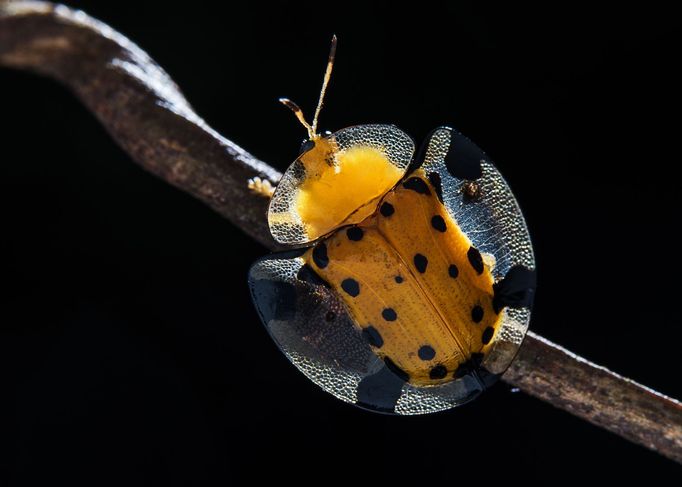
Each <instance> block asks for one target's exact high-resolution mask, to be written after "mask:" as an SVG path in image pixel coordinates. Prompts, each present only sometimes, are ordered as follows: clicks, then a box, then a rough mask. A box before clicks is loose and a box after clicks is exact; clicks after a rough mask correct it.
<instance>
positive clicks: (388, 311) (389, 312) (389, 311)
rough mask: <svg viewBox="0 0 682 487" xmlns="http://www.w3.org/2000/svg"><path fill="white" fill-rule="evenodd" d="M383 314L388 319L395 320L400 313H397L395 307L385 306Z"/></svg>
mask: <svg viewBox="0 0 682 487" xmlns="http://www.w3.org/2000/svg"><path fill="white" fill-rule="evenodd" d="M381 316H382V318H383V319H385V320H386V321H395V320H397V319H398V313H396V312H395V310H394V309H393V308H384V310H383V311H382V312H381Z"/></svg>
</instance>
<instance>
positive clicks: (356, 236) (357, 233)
mask: <svg viewBox="0 0 682 487" xmlns="http://www.w3.org/2000/svg"><path fill="white" fill-rule="evenodd" d="M364 234H365V232H363V231H362V228H360V227H350V228H349V229H348V230H346V236H347V237H348V240H352V241H353V242H358V241H360V240H362V236H363V235H364Z"/></svg>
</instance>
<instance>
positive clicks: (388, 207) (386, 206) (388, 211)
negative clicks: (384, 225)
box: [379, 201, 395, 216]
mask: <svg viewBox="0 0 682 487" xmlns="http://www.w3.org/2000/svg"><path fill="white" fill-rule="evenodd" d="M379 212H380V213H381V214H382V215H383V216H391V215H392V214H393V213H395V208H393V205H392V204H391V203H389V202H388V201H384V202H383V203H382V204H381V208H379Z"/></svg>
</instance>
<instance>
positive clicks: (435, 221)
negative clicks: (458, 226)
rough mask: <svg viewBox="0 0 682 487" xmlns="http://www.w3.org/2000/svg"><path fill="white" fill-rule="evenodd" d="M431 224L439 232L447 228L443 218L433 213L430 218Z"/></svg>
mask: <svg viewBox="0 0 682 487" xmlns="http://www.w3.org/2000/svg"><path fill="white" fill-rule="evenodd" d="M431 226H432V227H433V228H435V229H436V230H438V231H439V232H441V233H442V232H445V230H447V227H446V226H445V220H443V217H442V216H440V215H434V217H433V218H431Z"/></svg>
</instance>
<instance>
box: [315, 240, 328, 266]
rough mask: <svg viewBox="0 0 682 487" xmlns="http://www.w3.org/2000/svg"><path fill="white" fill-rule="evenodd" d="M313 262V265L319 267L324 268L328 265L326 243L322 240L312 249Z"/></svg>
mask: <svg viewBox="0 0 682 487" xmlns="http://www.w3.org/2000/svg"><path fill="white" fill-rule="evenodd" d="M313 262H315V265H316V266H317V267H319V268H320V269H324V268H325V267H327V265H329V257H328V256H327V245H326V244H325V243H324V242H320V243H318V244H317V245H316V246H315V248H314V249H313Z"/></svg>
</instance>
